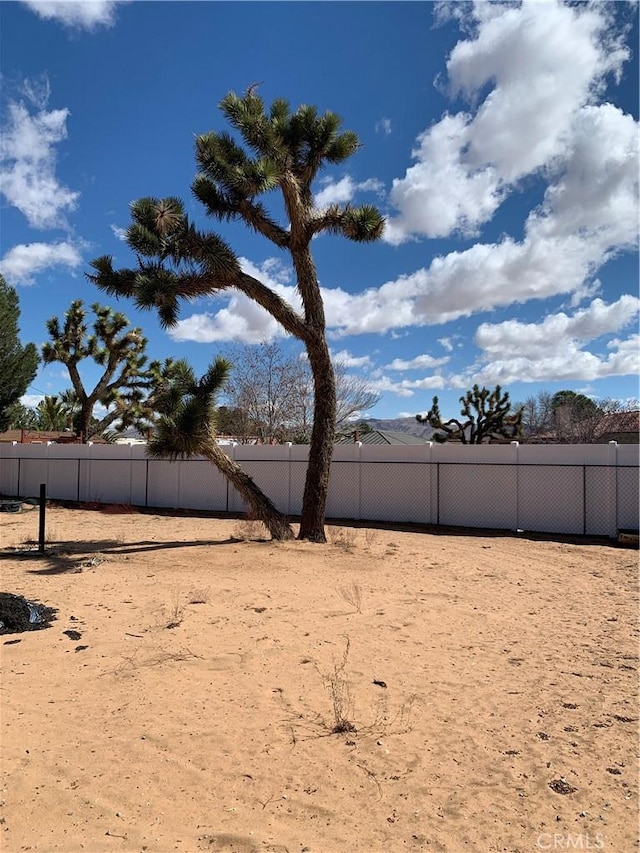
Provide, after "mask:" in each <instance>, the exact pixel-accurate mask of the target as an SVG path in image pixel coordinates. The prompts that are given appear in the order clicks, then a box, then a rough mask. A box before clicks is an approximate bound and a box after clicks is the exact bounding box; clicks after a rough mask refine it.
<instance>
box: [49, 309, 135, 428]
mask: <svg viewBox="0 0 640 853" xmlns="http://www.w3.org/2000/svg"><path fill="white" fill-rule="evenodd" d="M91 308H92V310H93V312H94V314H95V320H94V323H93V332H92V333H89V325H88V322H87V312H86V311H85V308H84V304H83V302H82V300H81V299H76V300H75V301H74V302H72V303H71V306H70V307H69V310H68V311H67V312H66V313H65V315H64V323H63V324H62V325H61V324H60V321H59V319H58V318H57V317H51V319H49V320H47V331H48V332H49V335H50V337H51V339H52V340H51V342H50V343H45V344H43V346H42V358H43V360H44V362H45V364H51V363H52V362H54V361H59V362H62V364H64V365H65V366H66V368H67V370H68V371H69V378H70V379H71V384H72V386H73V393H74V395H75V396H71V397H69V398H68V400H67V403H68V405H69V406H70V408H71V410H72V411H73V413H74V418H73V425H74V428H75V430H76V433H77V434H78V435H79V436H80V437H81V438H82V440H83V441H88V439H89V438H91V437H92V436H94V435H100V434H101V433H102V432H104V430H106V429H107V428H108V427H109V426H111V424H113V423H114V421H116V420H117V419H119V418H120V419H122V418H123V417H124V418H125V419H126V417H127V403H128V397H129V396H132V402H133V400H135V399H137V397H136V392H137V391H138V389H140V388H142V387H144V385H145V384H146V376H145V373H144V365H145V363H146V356H145V355H144V351H145V348H146V344H147V342H146V339H145V338H144V337H143V335H142V331H141V330H140V329H139V328H130V327H129V321H128V320H127V318H126V317H125V316H124V314H121V313H119V312H114V311H113V310H112V309H111V308H108V307H105V306H102V305H99V304H98V303H95V304H94V305H92V306H91ZM87 358H91V359H92V360H93V361H94V362H95V363H96V364H97V365H99V366H100V367H102V369H103V370H102V374H101V376H100V378H99V380H98V382H97V383H96V385H95V387H94V388H93V390H92V391H87V390H86V389H85V386H84V383H83V380H82V377H81V375H80V369H79V364H80V362H81V361H83V360H84V359H87ZM98 403H100V404H102V405H103V406H106V407H108V411H107V414H106V415H105V416H104V417H103V418H102V419H100V420H96V419H94V418H93V410H94V408H95V406H96V404H98Z"/></svg>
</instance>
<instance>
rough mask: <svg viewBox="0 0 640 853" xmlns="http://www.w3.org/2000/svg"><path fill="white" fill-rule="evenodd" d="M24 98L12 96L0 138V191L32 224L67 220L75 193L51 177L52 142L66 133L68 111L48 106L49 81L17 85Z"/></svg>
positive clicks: (53, 165) (47, 225)
mask: <svg viewBox="0 0 640 853" xmlns="http://www.w3.org/2000/svg"><path fill="white" fill-rule="evenodd" d="M22 90H23V94H25V95H27V101H26V102H25V101H21V102H18V101H11V102H10V103H9V104H8V108H7V117H6V121H5V130H4V132H3V134H2V137H1V138H0V193H1V194H2V195H3V196H4V197H5V199H6V201H7V202H8V203H9V204H10V205H12V206H13V207H16V208H17V209H18V210H19V211H20V212H21V213H22V214H23V215H24V216H25V217H26V219H27V222H28V223H29V225H30V226H31V227H32V228H59V227H64V226H65V225H66V220H65V216H64V214H65V211H70V210H73V209H74V208H75V206H76V203H77V200H78V196H79V193H77V192H74V191H72V190H70V189H69V188H68V187H65V186H64V185H63V184H62V183H61V182H60V181H59V180H58V178H57V177H56V174H55V172H56V150H55V146H56V145H57V144H58V143H60V142H62V141H63V140H64V139H66V137H67V128H66V124H67V118H68V116H69V110H67V109H59V110H48V109H47V106H46V100H47V98H48V86H47V88H46V89H44V88H43V86H42V85H41V83H40V84H38V85H37V87H36V86H32V85H30V84H29V83H27V84H25V85H24V86H23V87H22Z"/></svg>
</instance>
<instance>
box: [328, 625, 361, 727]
mask: <svg viewBox="0 0 640 853" xmlns="http://www.w3.org/2000/svg"><path fill="white" fill-rule="evenodd" d="M346 640H347V643H346V646H345V649H344V653H343V655H342V660H341V661H340V662H339V663H336V662H335V661H334V664H333V670H332V671H331V672H330V673H328V674H327V675H325V676H324V677H323V680H324V685H325V687H326V688H327V690H328V691H329V696H330V697H331V704H332V708H333V726H332V727H331V731H332V733H333V734H342V733H344V732H355V731H356V727H355V725H354V723H353V722H352V721H351V717H352V716H353V698H352V696H351V686H350V684H349V681H348V679H347V677H346V674H345V670H346V667H347V658H348V657H349V649H350V647H351V640H350V639H349V637H347V638H346Z"/></svg>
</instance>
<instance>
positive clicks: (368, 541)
mask: <svg viewBox="0 0 640 853" xmlns="http://www.w3.org/2000/svg"><path fill="white" fill-rule="evenodd" d="M377 541H378V531H377V530H372V529H371V528H370V527H367V528H365V531H364V543H365V545H366V547H367V549H369V548H371V546H372V545H374V544H375V543H376V542H377Z"/></svg>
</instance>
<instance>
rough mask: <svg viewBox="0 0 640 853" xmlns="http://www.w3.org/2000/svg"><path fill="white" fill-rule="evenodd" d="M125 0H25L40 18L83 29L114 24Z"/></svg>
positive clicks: (25, 3)
mask: <svg viewBox="0 0 640 853" xmlns="http://www.w3.org/2000/svg"><path fill="white" fill-rule="evenodd" d="M125 2H128V0H23V3H24V5H25V6H28V7H29V9H31V11H32V12H35V13H36V15H38V16H39V17H40V18H43V19H44V20H55V21H60V23H62V24H64V25H65V26H67V27H71V28H74V29H82V30H95V29H97V28H98V27H111V26H113V24H114V23H115V15H116V8H117V7H118V6H120V5H122V4H123V3H125Z"/></svg>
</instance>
